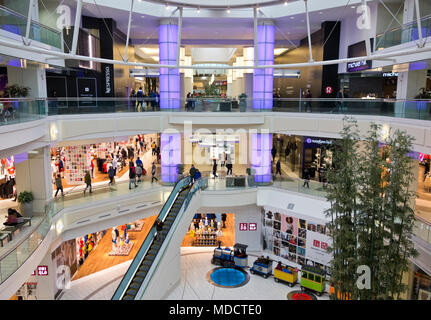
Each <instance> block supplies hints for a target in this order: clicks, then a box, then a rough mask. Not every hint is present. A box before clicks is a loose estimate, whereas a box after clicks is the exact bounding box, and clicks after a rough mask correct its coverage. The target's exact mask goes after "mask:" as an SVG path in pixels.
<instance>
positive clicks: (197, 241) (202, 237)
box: [193, 231, 218, 247]
mask: <svg viewBox="0 0 431 320" xmlns="http://www.w3.org/2000/svg"><path fill="white" fill-rule="evenodd" d="M193 245H194V246H197V247H206V246H211V247H214V246H217V245H218V238H217V232H216V231H211V232H206V233H202V234H196V236H195V238H194V240H193Z"/></svg>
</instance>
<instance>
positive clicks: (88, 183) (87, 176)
mask: <svg viewBox="0 0 431 320" xmlns="http://www.w3.org/2000/svg"><path fill="white" fill-rule="evenodd" d="M84 182H85V184H86V187H85V189H84V194H85V192H86V191H87V189H88V188H90V193H93V188H92V187H91V175H90V171H86V172H85V177H84Z"/></svg>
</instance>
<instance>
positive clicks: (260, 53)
mask: <svg viewBox="0 0 431 320" xmlns="http://www.w3.org/2000/svg"><path fill="white" fill-rule="evenodd" d="M274 31H275V27H274V26H273V25H258V26H257V44H256V43H255V44H254V45H255V46H257V58H258V61H257V65H259V66H262V65H273V64H274ZM273 74H274V69H255V70H254V73H253V109H272V99H273V89H274V75H273Z"/></svg>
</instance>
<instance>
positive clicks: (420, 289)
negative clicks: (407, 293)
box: [412, 268, 431, 300]
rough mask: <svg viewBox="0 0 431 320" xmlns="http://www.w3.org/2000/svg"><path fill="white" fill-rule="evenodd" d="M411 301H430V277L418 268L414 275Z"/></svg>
mask: <svg viewBox="0 0 431 320" xmlns="http://www.w3.org/2000/svg"><path fill="white" fill-rule="evenodd" d="M412 299H413V300H431V276H430V275H429V274H426V273H425V272H424V271H423V270H422V269H420V268H418V270H417V271H416V272H415V274H414V280H413V293H412Z"/></svg>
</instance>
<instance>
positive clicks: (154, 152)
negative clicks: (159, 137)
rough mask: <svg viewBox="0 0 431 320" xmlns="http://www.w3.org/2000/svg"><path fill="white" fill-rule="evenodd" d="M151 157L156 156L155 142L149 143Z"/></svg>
mask: <svg viewBox="0 0 431 320" xmlns="http://www.w3.org/2000/svg"><path fill="white" fill-rule="evenodd" d="M151 152H152V153H151V155H153V156H154V155H155V154H156V142H155V141H153V142H152V143H151Z"/></svg>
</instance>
